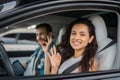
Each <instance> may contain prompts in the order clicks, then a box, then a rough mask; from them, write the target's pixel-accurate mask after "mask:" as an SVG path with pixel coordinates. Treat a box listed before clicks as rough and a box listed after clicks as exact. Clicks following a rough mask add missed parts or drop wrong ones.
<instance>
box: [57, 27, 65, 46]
mask: <svg viewBox="0 0 120 80" xmlns="http://www.w3.org/2000/svg"><path fill="white" fill-rule="evenodd" d="M64 33H65V28H61V29H60V30H59V34H58V37H57V40H56V45H58V44H60V42H61V40H62V36H63V35H64Z"/></svg>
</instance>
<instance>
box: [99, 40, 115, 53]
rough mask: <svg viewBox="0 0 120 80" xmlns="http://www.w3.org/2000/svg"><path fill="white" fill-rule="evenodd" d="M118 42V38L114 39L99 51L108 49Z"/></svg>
mask: <svg viewBox="0 0 120 80" xmlns="http://www.w3.org/2000/svg"><path fill="white" fill-rule="evenodd" d="M116 42H117V39H115V40H112V41H111V42H110V43H109V44H107V45H106V46H105V47H104V48H102V49H101V50H100V51H98V53H100V52H101V51H103V50H105V49H107V48H108V47H110V46H112V45H113V44H114V43H116Z"/></svg>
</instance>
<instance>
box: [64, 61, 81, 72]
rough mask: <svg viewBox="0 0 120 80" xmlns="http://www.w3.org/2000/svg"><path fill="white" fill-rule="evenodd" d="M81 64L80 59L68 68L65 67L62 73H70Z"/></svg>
mask: <svg viewBox="0 0 120 80" xmlns="http://www.w3.org/2000/svg"><path fill="white" fill-rule="evenodd" d="M79 64H80V62H79V61H78V62H76V63H74V64H73V65H71V66H70V67H68V68H67V69H65V70H64V71H63V72H62V74H69V73H71V72H72V71H73V70H75V69H76V68H78V66H79Z"/></svg>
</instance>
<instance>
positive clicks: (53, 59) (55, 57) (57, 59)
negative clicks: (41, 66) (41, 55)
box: [48, 46, 61, 68]
mask: <svg viewBox="0 0 120 80" xmlns="http://www.w3.org/2000/svg"><path fill="white" fill-rule="evenodd" d="M48 57H49V59H50V63H51V66H52V67H53V68H58V67H59V65H60V63H61V56H60V54H59V53H57V51H56V47H55V46H53V48H51V50H50V53H48Z"/></svg>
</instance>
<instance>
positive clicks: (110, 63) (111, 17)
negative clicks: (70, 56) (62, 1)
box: [3, 5, 120, 79]
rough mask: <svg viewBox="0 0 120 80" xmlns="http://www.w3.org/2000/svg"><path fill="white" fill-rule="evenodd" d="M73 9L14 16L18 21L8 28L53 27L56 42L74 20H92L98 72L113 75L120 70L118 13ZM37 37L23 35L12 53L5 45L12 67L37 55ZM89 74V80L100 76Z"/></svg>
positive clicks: (8, 25)
mask: <svg viewBox="0 0 120 80" xmlns="http://www.w3.org/2000/svg"><path fill="white" fill-rule="evenodd" d="M76 6H77V5H76ZM73 7H74V8H72V9H70V8H68V9H67V7H65V8H64V9H61V8H60V10H59V8H58V10H57V11H55V10H53V11H54V12H52V10H51V12H50V13H47V11H48V12H49V10H50V9H49V8H51V7H49V8H45V9H38V8H37V9H38V10H34V11H33V12H32V11H30V12H31V13H27V12H26V13H23V14H24V15H22V14H21V15H20V16H15V17H14V18H13V19H15V20H13V22H12V20H11V23H9V24H7V27H8V29H14V28H21V27H24V28H27V27H29V26H31V25H37V24H40V23H49V24H50V25H51V26H52V29H53V36H54V41H55V42H56V40H57V39H58V36H59V35H61V33H62V32H60V30H61V29H62V28H66V27H68V25H69V23H71V22H72V21H73V20H75V19H77V18H87V19H89V20H91V22H93V23H94V25H95V27H97V28H95V29H96V33H97V35H96V38H97V42H98V48H99V49H98V50H97V52H98V53H96V55H95V60H96V61H97V63H98V66H99V69H98V71H100V72H104V71H105V72H106V71H107V70H108V72H109V71H111V70H112V71H114V70H115V69H119V66H120V64H119V55H120V54H119V45H118V42H119V16H120V15H119V13H117V12H114V11H111V10H110V11H109V10H108V11H106V10H102V9H95V10H93V9H91V8H85V10H84V8H83V9H82V8H81V7H80V9H79V7H78V6H77V7H75V6H73ZM82 7H83V6H82ZM92 7H93V6H92ZM26 9H27V8H26ZM46 9H47V10H46ZM42 10H43V11H42ZM21 11H22V10H21ZM34 12H35V13H34ZM33 13H34V14H33ZM43 13H44V15H43ZM45 13H46V14H45ZM116 13H117V14H116ZM16 15H17V14H16ZM26 15H27V16H26ZM13 16H14V15H13ZM10 19H12V18H10ZM101 19H102V21H101ZM99 20H100V21H99ZM6 21H8V20H6ZM8 22H9V21H8ZM10 24H11V25H10ZM4 25H5V24H4V23H3V26H4ZM103 26H104V27H105V28H103V29H102V30H101V27H103ZM5 27H6V25H5ZM100 30H101V31H100ZM99 31H100V32H99ZM12 36H13V35H10V37H12ZM35 36H36V35H35V34H31V33H30V34H29V33H22V34H21V33H19V35H18V36H17V38H18V41H17V42H16V43H17V45H9V49H8V45H5V44H3V45H4V46H5V48H6V50H7V53H8V55H9V57H10V61H11V63H13V62H14V61H16V60H19V61H20V62H21V63H22V62H26V61H28V60H29V57H30V55H32V54H33V53H34V51H35V50H36V49H37V48H38V46H40V45H39V44H38V43H37V42H36V43H34V41H35V38H36V37H35ZM64 36H65V35H64ZM64 36H62V37H64ZM8 37H9V36H8ZM62 37H61V39H62ZM59 39H60V38H59ZM114 40H115V43H114V44H112V45H110V46H109V47H107V48H105V47H106V46H107V45H108V44H109V43H111V42H112V41H114ZM63 42H64V41H63ZM29 43H33V44H32V45H28V44H29ZM18 45H19V47H18ZM103 48H105V49H104V50H103V51H102V52H100V53H99V51H100V50H102V49H103ZM13 49H15V50H16V51H14V50H13ZM9 50H10V51H9ZM21 50H22V51H21ZM92 73H93V75H92ZM84 74H85V75H87V74H89V72H88V73H87V72H85V73H80V75H84ZM90 74H91V75H90V76H92V77H94V75H95V76H96V75H97V72H96V71H95V72H90ZM103 74H104V73H103ZM107 74H108V73H107ZM23 75H24V74H23ZM23 75H22V76H23ZM78 75H79V73H78ZM29 76H31V75H29ZM56 76H57V74H55V78H56V79H57V77H56ZM58 76H59V75H58ZM63 76H65V78H67V77H68V76H66V75H64V74H63V75H62V76H60V77H62V78H64V77H63ZM76 76H77V75H76ZM87 76H88V75H87ZM40 77H42V76H41V75H40ZM45 77H46V76H45ZM48 77H49V75H48ZM48 77H47V78H48ZM109 77H110V76H109ZM68 78H69V77H68ZM70 78H71V76H70ZM74 78H75V77H74ZM103 78H104V76H103ZM78 79H79V78H78Z"/></svg>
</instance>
